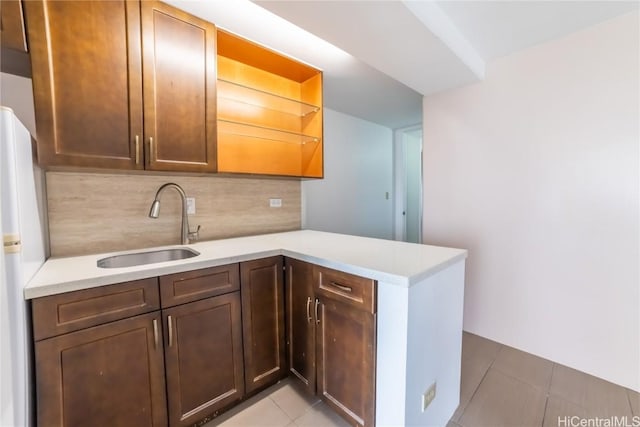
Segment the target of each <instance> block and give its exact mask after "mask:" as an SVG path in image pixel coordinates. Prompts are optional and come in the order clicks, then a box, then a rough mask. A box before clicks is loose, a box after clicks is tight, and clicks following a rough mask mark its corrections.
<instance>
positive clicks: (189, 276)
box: [160, 264, 240, 308]
mask: <svg viewBox="0 0 640 427" xmlns="http://www.w3.org/2000/svg"><path fill="white" fill-rule="evenodd" d="M239 268H240V267H239V266H238V264H229V265H222V266H219V267H212V268H204V269H202V270H194V271H185V272H184V273H176V274H170V275H167V276H161V277H160V296H161V301H162V308H167V307H173V306H174V305H178V304H184V303H187V302H191V301H196V300H199V299H203V298H208V297H214V296H216V295H222V294H226V293H229V292H233V291H238V290H240V270H239Z"/></svg>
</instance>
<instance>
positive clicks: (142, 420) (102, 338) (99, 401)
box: [35, 311, 166, 426]
mask: <svg viewBox="0 0 640 427" xmlns="http://www.w3.org/2000/svg"><path fill="white" fill-rule="evenodd" d="M159 323H160V312H159V311H156V312H152V313H148V314H143V315H140V316H136V317H131V318H128V319H124V320H119V321H116V322H112V323H107V324H105V325H100V326H94V327H91V328H87V329H83V330H80V331H76V332H72V333H69V334H66V335H60V336H56V337H53V338H48V339H45V340H42V341H38V342H36V343H35V360H36V367H37V368H36V371H37V373H36V386H37V394H38V425H40V426H63V425H64V426H86V425H105V426H106V425H108V426H131V425H135V426H164V425H166V404H165V381H164V378H165V377H164V364H163V350H162V336H161V335H159V334H158V333H157V331H158V327H159Z"/></svg>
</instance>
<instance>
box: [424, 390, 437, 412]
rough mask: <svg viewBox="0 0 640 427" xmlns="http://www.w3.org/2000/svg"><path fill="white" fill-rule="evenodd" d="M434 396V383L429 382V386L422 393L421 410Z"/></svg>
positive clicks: (425, 407)
mask: <svg viewBox="0 0 640 427" xmlns="http://www.w3.org/2000/svg"><path fill="white" fill-rule="evenodd" d="M435 398H436V383H433V384H431V386H430V387H429V388H428V389H427V391H425V392H424V394H423V395H422V412H424V411H425V410H426V409H427V407H428V406H429V405H430V404H431V402H433V399H435Z"/></svg>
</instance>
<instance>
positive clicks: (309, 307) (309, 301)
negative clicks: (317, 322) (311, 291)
mask: <svg viewBox="0 0 640 427" xmlns="http://www.w3.org/2000/svg"><path fill="white" fill-rule="evenodd" d="M310 309H311V297H307V323H310V322H311V310H310Z"/></svg>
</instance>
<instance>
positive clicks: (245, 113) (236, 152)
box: [217, 30, 323, 178]
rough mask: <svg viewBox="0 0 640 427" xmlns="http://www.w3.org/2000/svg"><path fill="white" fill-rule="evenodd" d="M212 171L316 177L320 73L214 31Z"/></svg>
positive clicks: (320, 152)
mask: <svg viewBox="0 0 640 427" xmlns="http://www.w3.org/2000/svg"><path fill="white" fill-rule="evenodd" d="M217 61H218V64H217V65H218V67H217V71H218V82H217V123H218V138H217V145H218V171H219V172H231V173H251V174H266V175H283V176H298V177H313V178H322V175H323V144H322V141H323V129H322V116H323V114H322V72H321V71H319V70H316V69H314V68H313V67H310V66H308V65H306V64H302V63H300V62H298V61H295V60H293V59H291V58H288V57H285V56H283V55H281V54H279V53H276V52H274V51H271V50H269V49H267V48H265V47H263V46H260V45H257V44H255V43H253V42H250V41H248V40H245V39H242V38H241V37H238V36H235V35H233V34H231V33H227V32H225V31H221V30H218V56H217Z"/></svg>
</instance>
